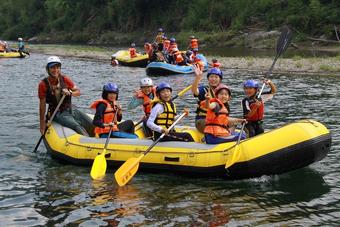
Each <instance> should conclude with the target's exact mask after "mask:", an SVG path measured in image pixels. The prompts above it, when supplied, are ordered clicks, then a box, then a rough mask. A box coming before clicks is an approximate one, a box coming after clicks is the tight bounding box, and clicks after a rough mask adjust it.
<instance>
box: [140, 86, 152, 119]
mask: <svg viewBox="0 0 340 227" xmlns="http://www.w3.org/2000/svg"><path fill="white" fill-rule="evenodd" d="M151 94H152V96H153V98H155V97H156V87H155V86H154V87H152V91H151ZM137 98H139V99H143V109H144V113H145V115H146V116H149V115H150V112H151V101H152V99H153V98H150V97H149V96H148V95H146V94H145V93H144V92H142V90H139V91H138V92H137Z"/></svg>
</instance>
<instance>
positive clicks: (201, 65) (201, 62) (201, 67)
mask: <svg viewBox="0 0 340 227" xmlns="http://www.w3.org/2000/svg"><path fill="white" fill-rule="evenodd" d="M194 64H195V65H196V66H197V67H199V68H200V70H201V71H203V70H204V63H203V61H202V60H201V59H200V58H198V57H196V56H194Z"/></svg>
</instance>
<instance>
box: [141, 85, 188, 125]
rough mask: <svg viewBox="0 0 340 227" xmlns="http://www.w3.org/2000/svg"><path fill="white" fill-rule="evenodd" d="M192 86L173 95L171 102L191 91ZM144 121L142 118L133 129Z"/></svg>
mask: <svg viewBox="0 0 340 227" xmlns="http://www.w3.org/2000/svg"><path fill="white" fill-rule="evenodd" d="M191 86H192V85H189V86H188V87H186V88H184V89H183V90H182V91H180V92H179V93H178V94H177V95H175V96H174V97H172V99H171V100H172V101H174V100H175V99H177V98H178V97H182V96H183V95H184V94H185V93H187V92H188V91H189V90H190V89H191ZM143 121H144V118H142V119H141V120H140V121H138V122H137V123H136V124H135V127H137V126H138V125H139V124H140V123H142V122H143Z"/></svg>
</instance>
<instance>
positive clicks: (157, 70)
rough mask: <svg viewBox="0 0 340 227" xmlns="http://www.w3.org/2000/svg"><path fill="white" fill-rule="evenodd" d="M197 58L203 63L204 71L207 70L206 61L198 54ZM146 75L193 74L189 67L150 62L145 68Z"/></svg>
mask: <svg viewBox="0 0 340 227" xmlns="http://www.w3.org/2000/svg"><path fill="white" fill-rule="evenodd" d="M197 57H198V58H199V59H201V60H202V62H203V63H204V71H206V70H207V69H208V62H207V59H206V58H205V57H204V55H202V54H198V55H197ZM146 73H147V74H148V75H155V76H161V75H171V74H190V73H194V70H193V69H192V67H191V65H185V66H179V65H173V64H169V63H165V62H150V63H149V64H148V65H147V66H146Z"/></svg>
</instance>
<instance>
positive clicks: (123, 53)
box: [114, 50, 149, 68]
mask: <svg viewBox="0 0 340 227" xmlns="http://www.w3.org/2000/svg"><path fill="white" fill-rule="evenodd" d="M114 55H115V57H116V59H117V60H118V62H119V64H120V65H124V66H130V67H143V68H144V67H145V66H146V65H147V64H148V62H149V55H148V54H139V53H137V57H134V58H131V57H130V52H129V51H128V50H120V51H118V52H117V53H115V54H114Z"/></svg>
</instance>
